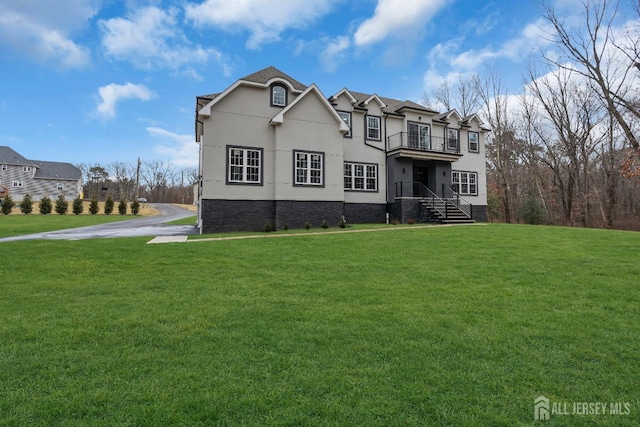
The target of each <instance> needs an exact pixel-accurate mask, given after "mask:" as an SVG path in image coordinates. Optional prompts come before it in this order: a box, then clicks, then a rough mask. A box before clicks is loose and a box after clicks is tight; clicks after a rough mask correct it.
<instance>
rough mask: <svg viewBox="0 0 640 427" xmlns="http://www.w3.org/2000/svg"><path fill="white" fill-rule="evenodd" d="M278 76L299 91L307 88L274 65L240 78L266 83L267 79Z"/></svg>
mask: <svg viewBox="0 0 640 427" xmlns="http://www.w3.org/2000/svg"><path fill="white" fill-rule="evenodd" d="M276 77H279V78H281V79H285V80H287V81H289V82H291V84H292V85H293V87H294V89H296V90H299V91H303V90H305V89H306V88H307V86H306V85H303V84H302V83H300V82H299V81H297V80H296V79H294V78H292V77H290V76H288V75H286V74H285V73H283V72H282V71H280V70H278V69H277V68H275V67H267V68H265V69H263V70H260V71H257V72H255V73H253V74H249V75H248V76H245V77H243V78H241V79H240V80H244V81H247V82H254V83H266V82H268V81H269V80H271V79H273V78H276Z"/></svg>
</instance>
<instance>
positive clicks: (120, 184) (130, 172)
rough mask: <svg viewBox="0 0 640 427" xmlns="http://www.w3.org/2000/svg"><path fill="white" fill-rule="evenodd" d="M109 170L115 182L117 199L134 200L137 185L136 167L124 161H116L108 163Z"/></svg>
mask: <svg viewBox="0 0 640 427" xmlns="http://www.w3.org/2000/svg"><path fill="white" fill-rule="evenodd" d="M107 170H108V171H109V174H110V175H111V178H112V180H113V181H114V184H115V193H116V199H118V200H133V197H134V194H133V192H134V190H135V185H136V182H135V181H136V179H135V174H136V170H135V168H134V167H133V166H132V165H130V164H127V163H124V162H114V163H111V164H109V165H107Z"/></svg>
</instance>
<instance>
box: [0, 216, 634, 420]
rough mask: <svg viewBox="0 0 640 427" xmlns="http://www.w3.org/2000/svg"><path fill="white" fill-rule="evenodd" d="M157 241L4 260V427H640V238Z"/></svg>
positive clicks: (5, 255)
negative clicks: (553, 405) (594, 406)
mask: <svg viewBox="0 0 640 427" xmlns="http://www.w3.org/2000/svg"><path fill="white" fill-rule="evenodd" d="M147 240H148V239H146V238H131V239H106V240H93V241H73V242H62V241H27V242H12V243H6V244H3V245H2V246H0V251H1V255H2V259H3V263H4V265H5V266H6V270H5V271H6V272H5V275H4V277H5V278H6V279H5V280H4V281H3V283H2V285H0V289H2V298H0V312H1V313H3V315H2V317H1V318H0V384H2V387H1V388H0V424H8V425H55V424H58V425H60V424H65V425H68V424H71V425H92V426H93V425H161V424H162V425H172V424H173V425H384V426H388V425H529V424H531V423H533V400H534V399H535V398H536V397H537V396H539V395H545V396H547V397H548V398H550V399H551V400H557V401H569V402H573V401H580V402H583V401H587V402H588V401H594V402H595V401H600V402H617V401H630V402H631V405H632V412H631V414H629V415H626V416H618V417H615V418H611V417H607V418H603V417H602V416H600V417H598V416H595V415H593V416H580V417H579V418H578V417H571V416H567V417H556V418H555V419H553V420H552V421H554V422H555V423H556V424H560V425H562V424H564V425H575V424H580V423H586V424H590V423H596V422H600V423H604V424H606V423H613V424H615V425H635V424H637V423H638V422H639V421H640V418H639V415H640V404H639V402H638V397H637V386H636V379H637V378H638V377H640V363H639V362H640V356H639V355H640V351H639V350H640V344H639V343H638V337H640V325H639V323H638V322H637V319H638V318H640V316H639V315H640V312H639V311H640V308H639V307H640V305H639V302H640V292H639V290H638V280H637V277H639V276H640V265H639V264H638V263H637V262H636V258H637V257H636V254H637V253H638V249H639V248H640V235H639V234H637V233H629V232H618V231H604V230H584V229H567V228H553V227H529V226H510V225H488V226H485V227H446V228H438V227H431V228H426V229H406V230H399V231H397V232H394V233H344V234H332V235H309V236H303V237H291V238H286V237H283V238H279V239H255V240H236V241H224V242H200V243H199V244H197V245H192V244H173V245H172V244H168V245H145V244H144V243H145V242H146V241H147ZM25 254H29V256H25ZM60 254H65V256H60ZM9 278H10V279H9Z"/></svg>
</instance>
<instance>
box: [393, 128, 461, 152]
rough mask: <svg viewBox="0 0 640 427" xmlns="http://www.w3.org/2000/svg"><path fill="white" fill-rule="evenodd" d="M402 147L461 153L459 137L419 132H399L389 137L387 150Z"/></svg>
mask: <svg viewBox="0 0 640 427" xmlns="http://www.w3.org/2000/svg"><path fill="white" fill-rule="evenodd" d="M400 148H405V149H409V150H417V151H429V152H436V153H451V154H459V153H460V144H459V141H458V139H457V138H443V137H439V136H431V135H424V134H420V133H418V132H398V133H396V134H394V135H391V136H389V137H388V138H387V151H392V150H397V149H400Z"/></svg>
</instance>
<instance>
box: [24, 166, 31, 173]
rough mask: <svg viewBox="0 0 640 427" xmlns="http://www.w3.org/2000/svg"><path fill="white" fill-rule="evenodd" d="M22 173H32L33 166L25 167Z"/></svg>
mask: <svg viewBox="0 0 640 427" xmlns="http://www.w3.org/2000/svg"><path fill="white" fill-rule="evenodd" d="M22 172H31V166H23V167H22Z"/></svg>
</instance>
